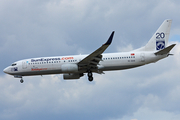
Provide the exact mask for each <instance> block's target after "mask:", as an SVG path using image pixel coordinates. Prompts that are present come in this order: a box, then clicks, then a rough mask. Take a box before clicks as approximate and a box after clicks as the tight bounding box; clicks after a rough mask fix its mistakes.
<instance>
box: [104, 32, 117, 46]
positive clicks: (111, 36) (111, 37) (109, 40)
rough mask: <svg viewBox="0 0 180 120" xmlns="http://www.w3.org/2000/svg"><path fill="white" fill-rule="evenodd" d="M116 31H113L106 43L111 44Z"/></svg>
mask: <svg viewBox="0 0 180 120" xmlns="http://www.w3.org/2000/svg"><path fill="white" fill-rule="evenodd" d="M114 32H115V31H113V32H112V33H111V35H110V37H109V39H108V40H107V42H106V43H105V44H104V45H110V44H111V42H112V39H113V36H114Z"/></svg>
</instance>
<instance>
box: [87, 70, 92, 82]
mask: <svg viewBox="0 0 180 120" xmlns="http://www.w3.org/2000/svg"><path fill="white" fill-rule="evenodd" d="M88 80H89V81H90V82H92V81H93V74H92V72H91V71H88Z"/></svg>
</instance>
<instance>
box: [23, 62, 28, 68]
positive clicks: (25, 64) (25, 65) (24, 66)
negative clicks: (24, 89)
mask: <svg viewBox="0 0 180 120" xmlns="http://www.w3.org/2000/svg"><path fill="white" fill-rule="evenodd" d="M22 68H23V69H26V68H27V62H26V61H22Z"/></svg>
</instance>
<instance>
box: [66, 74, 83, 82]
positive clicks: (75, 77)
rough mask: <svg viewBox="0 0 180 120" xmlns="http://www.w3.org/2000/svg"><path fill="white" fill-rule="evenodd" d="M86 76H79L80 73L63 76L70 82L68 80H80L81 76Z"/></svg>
mask: <svg viewBox="0 0 180 120" xmlns="http://www.w3.org/2000/svg"><path fill="white" fill-rule="evenodd" d="M83 75H84V74H83V73H82V74H79V73H69V74H63V78H64V80H68V79H79V78H80V77H81V76H83Z"/></svg>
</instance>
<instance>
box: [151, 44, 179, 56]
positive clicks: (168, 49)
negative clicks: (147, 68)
mask: <svg viewBox="0 0 180 120" xmlns="http://www.w3.org/2000/svg"><path fill="white" fill-rule="evenodd" d="M175 45H176V44H172V45H170V46H168V47H166V48H164V49H162V50H160V51H158V52H156V53H154V54H155V55H163V54H168V53H169V52H170V51H171V49H172V48H173V47H174V46H175Z"/></svg>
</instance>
